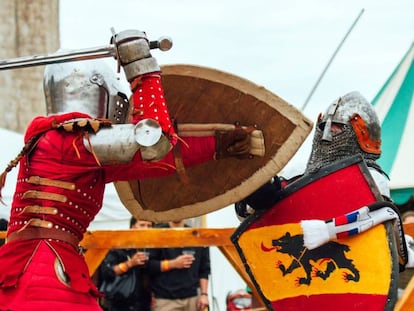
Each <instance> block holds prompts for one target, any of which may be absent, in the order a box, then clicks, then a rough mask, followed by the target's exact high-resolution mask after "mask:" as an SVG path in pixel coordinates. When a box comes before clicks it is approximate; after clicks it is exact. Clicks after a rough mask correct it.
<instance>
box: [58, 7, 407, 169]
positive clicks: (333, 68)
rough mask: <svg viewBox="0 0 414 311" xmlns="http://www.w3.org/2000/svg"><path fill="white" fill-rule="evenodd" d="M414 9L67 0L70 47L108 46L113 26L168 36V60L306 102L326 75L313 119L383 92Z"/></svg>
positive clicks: (312, 104) (301, 156)
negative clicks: (347, 98) (345, 99)
mask: <svg viewBox="0 0 414 311" xmlns="http://www.w3.org/2000/svg"><path fill="white" fill-rule="evenodd" d="M413 12H414V2H413V1H412V0H367V1H361V0H348V1H332V0H318V1H316V0H308V1H305V0H290V1H280V0H256V1H240V0H237V1H235V0H226V1H223V0H210V1H191V0H182V1H168V0H152V1H138V0H118V1H112V0H89V1H84V0H60V32H61V47H62V48H64V49H79V48H89V47H95V46H104V45H107V44H108V43H109V40H110V37H111V27H113V28H114V29H115V31H116V32H119V31H122V30H126V29H138V30H143V31H145V32H146V33H147V35H148V38H149V39H150V40H156V39H158V38H159V37H161V36H169V37H171V38H172V40H173V47H172V49H171V50H169V51H167V52H161V51H154V52H153V56H155V57H156V58H157V60H158V62H159V63H160V64H193V65H199V66H206V67H211V68H215V69H219V70H223V71H226V72H229V73H232V74H236V75H238V76H241V77H243V78H245V79H249V80H251V81H252V82H254V83H256V84H258V85H262V86H263V87H265V88H266V89H268V90H270V91H272V92H273V93H275V94H277V95H278V96H280V97H281V98H283V99H284V100H286V101H287V102H288V103H290V104H291V105H293V106H295V107H297V108H298V109H302V108H303V106H304V104H305V102H306V100H307V98H308V97H309V96H310V94H311V91H312V89H313V88H314V87H315V86H316V84H317V81H318V79H320V78H322V79H321V80H320V83H318V85H317V87H316V89H315V91H314V92H313V95H312V96H311V98H310V100H309V101H308V102H307V104H306V107H305V109H304V110H303V111H302V112H303V113H304V115H305V116H307V117H308V118H309V119H311V120H312V121H314V120H316V117H317V115H318V113H319V112H323V111H324V110H325V108H326V107H327V106H328V105H329V104H330V103H331V102H332V101H333V100H335V99H336V98H337V97H339V96H341V95H344V94H346V93H347V92H350V91H353V90H358V91H360V92H361V93H362V94H363V95H364V96H365V97H366V98H367V99H368V100H372V99H373V98H374V97H375V95H376V94H377V92H378V91H379V89H380V88H381V86H382V85H383V84H384V83H385V81H386V80H387V78H388V77H389V76H390V75H391V73H392V71H393V70H394V68H395V67H396V66H397V65H398V63H399V61H400V60H401V58H402V57H403V55H404V54H405V52H406V51H407V50H408V49H409V47H410V45H411V43H412V42H413V39H414V31H413V30H414V18H413ZM358 16H359V18H358ZM353 24H354V26H353V27H352V25H353ZM347 33H348V35H347V36H346V34H347ZM345 37H346V40H345V41H343V40H344V39H345ZM337 49H339V50H338V51H337V53H336V55H335V57H334V58H333V59H332V62H331V63H330V66H329V67H328V68H327V70H326V72H325V74H324V75H323V77H322V76H321V75H322V72H323V71H324V69H325V68H326V66H327V65H328V62H329V61H330V60H331V58H332V57H333V55H334V53H335V51H336V50H337ZM108 61H111V60H109V59H108ZM114 66H115V65H114ZM310 136H311V135H310ZM310 141H311V137H309V138H308V139H307V142H306V143H305V144H304V145H303V147H302V148H301V149H300V150H299V152H298V155H297V156H296V157H295V158H297V160H296V161H292V162H301V164H303V161H305V160H306V159H307V156H308V154H309V151H310ZM295 165H296V163H295Z"/></svg>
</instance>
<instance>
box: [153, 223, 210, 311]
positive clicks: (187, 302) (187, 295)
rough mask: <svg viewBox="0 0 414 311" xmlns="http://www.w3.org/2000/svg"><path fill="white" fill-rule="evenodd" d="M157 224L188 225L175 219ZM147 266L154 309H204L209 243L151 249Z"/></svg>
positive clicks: (208, 270)
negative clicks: (206, 245) (204, 245)
mask: <svg viewBox="0 0 414 311" xmlns="http://www.w3.org/2000/svg"><path fill="white" fill-rule="evenodd" d="M160 227H162V228H182V227H189V226H188V225H186V224H185V223H184V220H178V221H171V222H169V223H168V224H163V225H161V226H160ZM148 266H149V270H150V272H151V275H152V276H153V279H152V281H151V283H152V291H153V295H154V305H153V311H165V310H168V311H171V310H174V311H196V310H197V311H204V310H205V309H206V308H207V307H208V304H209V300H208V277H209V274H210V253H209V248H208V247H183V248H159V249H151V250H150V260H149V264H148Z"/></svg>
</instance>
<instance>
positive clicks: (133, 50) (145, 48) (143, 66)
mask: <svg viewBox="0 0 414 311" xmlns="http://www.w3.org/2000/svg"><path fill="white" fill-rule="evenodd" d="M114 43H115V45H116V47H117V50H118V57H119V61H120V63H121V65H122V67H123V68H124V72H125V76H126V78H127V79H128V81H131V80H133V79H134V78H136V77H138V76H140V75H143V74H146V73H150V72H157V71H160V67H159V66H158V63H157V60H156V59H155V58H153V57H151V53H150V44H149V41H148V39H147V36H146V34H145V32H142V31H139V30H125V31H122V32H120V33H118V34H117V35H116V36H115V42H114Z"/></svg>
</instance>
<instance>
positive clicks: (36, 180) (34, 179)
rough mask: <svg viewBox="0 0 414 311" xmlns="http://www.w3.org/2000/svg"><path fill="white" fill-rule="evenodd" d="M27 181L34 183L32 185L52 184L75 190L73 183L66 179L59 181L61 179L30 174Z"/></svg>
mask: <svg viewBox="0 0 414 311" xmlns="http://www.w3.org/2000/svg"><path fill="white" fill-rule="evenodd" d="M27 182H28V183H31V184H34V185H42V186H54V187H57V188H63V189H68V190H75V184H74V183H71V182H67V181H61V180H53V179H49V178H43V177H40V176H30V177H29V178H28V179H27Z"/></svg>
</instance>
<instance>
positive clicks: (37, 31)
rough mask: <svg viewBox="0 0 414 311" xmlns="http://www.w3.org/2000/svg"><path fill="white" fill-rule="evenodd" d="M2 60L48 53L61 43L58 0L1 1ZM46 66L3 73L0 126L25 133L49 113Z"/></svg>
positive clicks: (0, 39)
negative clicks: (45, 95)
mask: <svg viewBox="0 0 414 311" xmlns="http://www.w3.org/2000/svg"><path fill="white" fill-rule="evenodd" d="M0 21H1V23H0V60H1V59H8V58H16V57H27V56H32V55H36V54H48V53H52V52H54V51H56V50H57V49H58V48H59V46H60V41H59V0H36V1H33V0H1V10H0ZM43 70H44V66H37V67H27V68H20V69H8V70H0V109H1V112H2V113H0V127H2V128H6V129H9V130H13V131H17V132H21V133H22V132H24V130H25V128H26V126H27V124H28V123H29V122H30V120H31V119H32V118H33V117H34V116H36V115H39V114H42V115H44V114H45V112H46V109H45V103H44V96H43V86H42V79H43Z"/></svg>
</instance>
